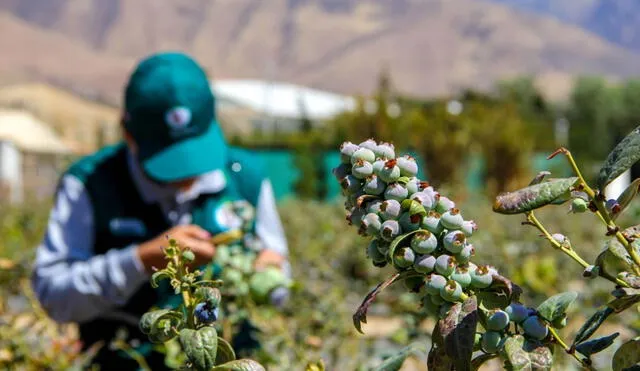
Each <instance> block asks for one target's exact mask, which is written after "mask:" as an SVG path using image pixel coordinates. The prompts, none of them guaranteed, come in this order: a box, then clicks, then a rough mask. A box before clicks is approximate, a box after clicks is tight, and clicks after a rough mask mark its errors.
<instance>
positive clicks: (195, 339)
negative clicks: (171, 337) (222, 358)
mask: <svg viewBox="0 0 640 371" xmlns="http://www.w3.org/2000/svg"><path fill="white" fill-rule="evenodd" d="M180 344H181V345H182V349H184V353H185V354H186V356H187V358H189V361H190V362H191V363H193V365H194V366H196V367H197V368H198V369H199V370H209V369H211V368H212V367H213V366H215V361H216V356H217V352H218V333H217V332H216V329H215V328H213V327H203V328H200V329H198V330H193V329H188V328H185V329H182V330H181V331H180Z"/></svg>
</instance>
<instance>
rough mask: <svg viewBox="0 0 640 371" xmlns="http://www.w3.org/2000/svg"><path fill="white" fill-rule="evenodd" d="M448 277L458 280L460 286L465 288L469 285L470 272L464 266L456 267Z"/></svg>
mask: <svg viewBox="0 0 640 371" xmlns="http://www.w3.org/2000/svg"><path fill="white" fill-rule="evenodd" d="M449 278H451V279H452V280H454V281H456V282H458V283H459V284H460V286H462V288H467V287H469V286H470V285H471V274H470V273H469V270H468V269H467V268H464V267H457V268H456V270H455V271H454V272H453V273H451V276H450V277H449Z"/></svg>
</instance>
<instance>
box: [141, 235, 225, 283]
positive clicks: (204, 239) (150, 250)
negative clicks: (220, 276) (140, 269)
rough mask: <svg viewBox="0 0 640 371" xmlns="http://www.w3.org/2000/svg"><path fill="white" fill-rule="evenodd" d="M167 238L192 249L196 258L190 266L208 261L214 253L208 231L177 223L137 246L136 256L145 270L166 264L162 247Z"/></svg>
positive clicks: (161, 267) (164, 245)
mask: <svg viewBox="0 0 640 371" xmlns="http://www.w3.org/2000/svg"><path fill="white" fill-rule="evenodd" d="M168 238H169V239H174V240H176V241H177V242H178V243H179V244H180V245H182V246H185V247H188V248H189V249H191V251H193V254H194V255H195V257H196V258H195V260H194V261H193V263H191V265H192V266H199V265H202V264H205V263H208V262H210V261H211V260H212V259H213V256H214V255H215V251H216V249H215V246H214V245H213V244H212V243H211V241H210V240H211V234H210V233H209V232H207V231H206V230H204V229H202V228H200V227H199V226H197V225H179V226H175V227H173V228H171V229H169V230H168V231H166V232H164V233H162V234H161V235H159V236H157V237H155V238H154V239H152V240H150V241H147V242H143V243H141V244H140V245H139V246H138V256H139V257H140V260H141V261H142V264H143V265H144V267H145V269H146V270H147V272H151V271H152V270H153V269H152V267H155V268H157V269H163V268H164V267H165V266H166V265H167V260H166V259H165V256H164V253H163V252H162V247H166V246H167V245H168Z"/></svg>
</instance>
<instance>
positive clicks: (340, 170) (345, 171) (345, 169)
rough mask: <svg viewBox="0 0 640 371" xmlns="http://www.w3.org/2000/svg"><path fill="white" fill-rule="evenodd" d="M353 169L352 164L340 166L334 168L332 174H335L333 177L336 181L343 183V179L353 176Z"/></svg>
mask: <svg viewBox="0 0 640 371" xmlns="http://www.w3.org/2000/svg"><path fill="white" fill-rule="evenodd" d="M351 168H352V165H351V164H350V163H349V164H340V165H338V166H336V167H334V168H333V170H332V171H331V172H332V173H333V176H334V177H336V180H338V181H341V180H342V178H344V177H345V176H347V175H349V174H351Z"/></svg>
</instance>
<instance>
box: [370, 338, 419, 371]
mask: <svg viewBox="0 0 640 371" xmlns="http://www.w3.org/2000/svg"><path fill="white" fill-rule="evenodd" d="M425 351H426V349H423V347H422V346H420V345H418V344H411V345H409V346H406V347H404V348H402V349H401V350H400V351H399V352H398V353H396V354H394V355H393V356H391V357H389V358H387V359H385V360H384V361H383V362H382V363H381V364H380V365H378V366H377V367H375V368H374V369H373V371H398V370H400V369H401V368H402V365H403V364H404V361H405V360H406V359H407V358H408V357H409V356H411V355H412V354H419V353H422V352H425Z"/></svg>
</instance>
